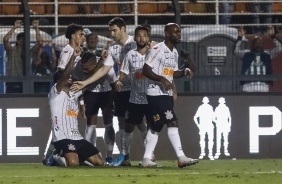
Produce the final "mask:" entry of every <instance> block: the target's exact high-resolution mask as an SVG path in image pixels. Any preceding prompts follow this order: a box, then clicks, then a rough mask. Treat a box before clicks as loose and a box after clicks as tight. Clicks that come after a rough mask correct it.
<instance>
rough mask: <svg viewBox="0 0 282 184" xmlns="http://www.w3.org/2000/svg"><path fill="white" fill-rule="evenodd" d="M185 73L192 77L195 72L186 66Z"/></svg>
mask: <svg viewBox="0 0 282 184" xmlns="http://www.w3.org/2000/svg"><path fill="white" fill-rule="evenodd" d="M184 75H185V76H186V77H187V78H189V79H191V78H192V77H193V72H192V70H190V69H189V68H185V70H184Z"/></svg>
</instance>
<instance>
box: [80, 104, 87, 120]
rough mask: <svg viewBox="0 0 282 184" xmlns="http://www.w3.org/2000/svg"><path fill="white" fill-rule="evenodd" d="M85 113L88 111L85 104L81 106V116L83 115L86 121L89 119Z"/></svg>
mask: <svg viewBox="0 0 282 184" xmlns="http://www.w3.org/2000/svg"><path fill="white" fill-rule="evenodd" d="M85 111H86V108H85V104H84V105H80V114H81V116H82V117H83V118H84V119H87V118H86V115H85Z"/></svg>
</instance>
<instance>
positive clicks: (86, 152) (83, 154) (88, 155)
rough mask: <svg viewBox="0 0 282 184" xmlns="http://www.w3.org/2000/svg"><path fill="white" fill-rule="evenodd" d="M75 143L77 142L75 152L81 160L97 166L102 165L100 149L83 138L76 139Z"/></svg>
mask: <svg viewBox="0 0 282 184" xmlns="http://www.w3.org/2000/svg"><path fill="white" fill-rule="evenodd" d="M77 144H79V146H78V149H77V154H78V156H79V159H80V160H81V161H85V160H87V161H88V162H90V163H91V164H93V165H97V166H103V165H104V159H103V157H102V155H101V153H100V151H99V150H98V149H97V148H96V147H95V146H94V145H93V144H91V143H90V142H88V141H86V140H85V139H82V140H79V141H77Z"/></svg>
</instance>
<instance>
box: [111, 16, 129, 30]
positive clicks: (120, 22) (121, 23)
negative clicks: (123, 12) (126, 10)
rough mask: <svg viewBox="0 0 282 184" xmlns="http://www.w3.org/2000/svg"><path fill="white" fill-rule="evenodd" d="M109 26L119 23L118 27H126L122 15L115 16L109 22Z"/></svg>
mask: <svg viewBox="0 0 282 184" xmlns="http://www.w3.org/2000/svg"><path fill="white" fill-rule="evenodd" d="M108 24H109V26H113V25H117V27H119V28H121V27H126V24H125V21H124V20H123V19H122V18H120V17H115V18H113V19H112V20H110V22H109V23H108Z"/></svg>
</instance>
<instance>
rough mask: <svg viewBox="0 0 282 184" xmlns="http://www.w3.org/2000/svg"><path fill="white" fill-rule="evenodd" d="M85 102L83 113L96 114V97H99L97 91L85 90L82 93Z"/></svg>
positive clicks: (88, 115)
mask: <svg viewBox="0 0 282 184" xmlns="http://www.w3.org/2000/svg"><path fill="white" fill-rule="evenodd" d="M83 97H84V103H85V107H86V110H85V114H86V116H87V117H90V116H91V115H97V114H98V110H99V104H98V101H97V99H98V98H99V96H98V93H96V92H91V91H86V92H85V93H84V95H83Z"/></svg>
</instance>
